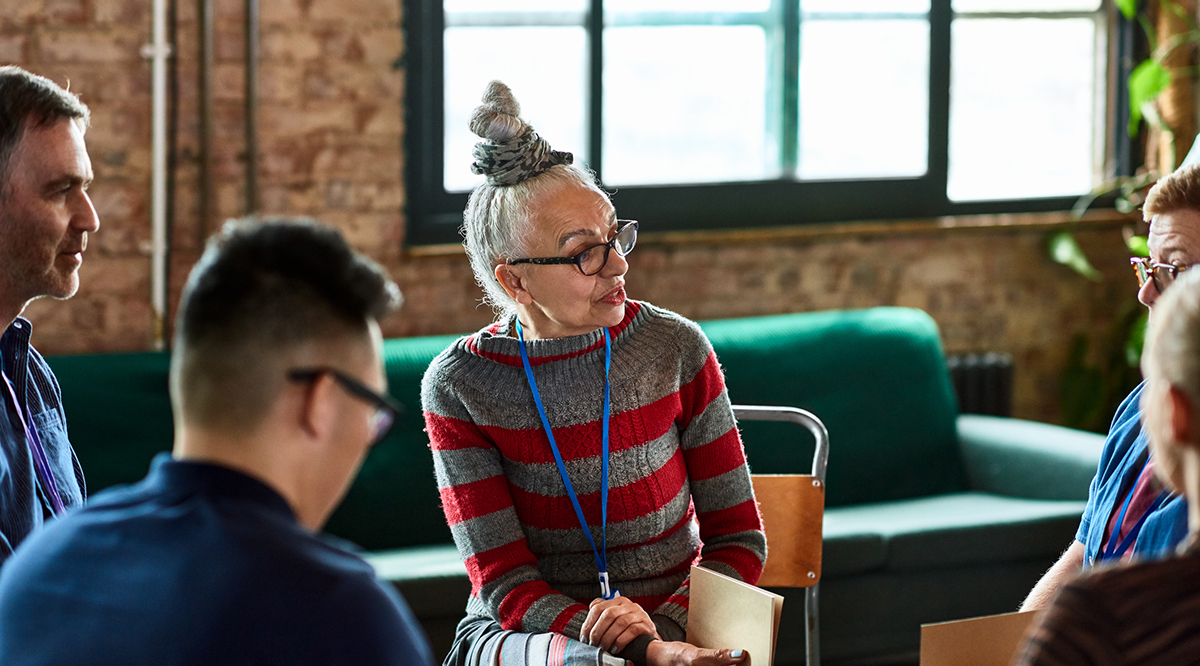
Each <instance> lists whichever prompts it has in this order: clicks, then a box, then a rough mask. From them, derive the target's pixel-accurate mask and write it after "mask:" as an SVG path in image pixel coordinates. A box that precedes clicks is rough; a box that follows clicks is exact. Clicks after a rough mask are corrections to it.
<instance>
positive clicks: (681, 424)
mask: <svg viewBox="0 0 1200 666" xmlns="http://www.w3.org/2000/svg"><path fill="white" fill-rule="evenodd" d="M609 332H610V335H611V338H612V365H611V370H610V384H611V396H612V397H611V401H612V406H611V416H610V426H609V428H610V434H609V447H610V462H609V499H608V569H609V576H610V579H611V581H612V583H613V585H614V586H615V587H616V588H617V589H619V590H620V592H621V594H622V595H624V596H626V597H629V598H630V599H632V600H633V601H635V602H637V603H638V604H640V605H641V606H642V608H644V609H646V611H647V612H649V613H650V614H651V615H652V616H653V617H654V619H655V621H656V624H659V625H660V626H664V625H663V624H662V623H661V622H660V621H659V620H660V618H662V617H665V618H667V619H670V620H671V621H672V622H673V623H674V624H675V625H677V626H678V627H679V628H686V627H687V611H688V572H689V569H690V567H691V565H692V564H694V563H699V564H702V565H703V566H705V567H708V568H710V569H713V570H715V571H719V572H721V573H723V574H726V575H729V576H733V577H735V578H738V579H740V580H744V581H747V582H749V583H754V582H757V580H758V577H759V575H760V574H761V573H762V567H763V562H764V561H765V559H766V538H765V536H764V535H763V532H762V522H761V519H760V517H759V513H758V506H757V504H756V503H755V501H754V495H753V491H752V489H751V485H750V474H749V470H748V468H747V466H746V458H745V452H744V450H743V448H742V442H741V438H740V437H739V435H738V431H737V424H736V422H735V421H734V417H733V410H732V408H731V407H730V402H729V398H728V395H727V394H726V390H725V381H724V377H723V376H722V374H721V369H720V366H719V365H718V363H717V358H716V355H715V354H714V353H713V350H712V345H711V344H709V342H708V339H707V338H706V337H705V336H704V333H703V332H701V330H700V328H699V327H698V326H697V325H696V324H695V323H693V322H691V321H689V320H687V319H685V318H683V317H680V316H679V315H677V314H675V313H673V312H669V311H667V310H663V309H661V308H657V307H654V306H652V305H650V304H647V303H640V302H636V301H629V302H627V304H626V310H625V318H624V320H623V321H622V322H621V323H620V324H618V325H617V326H614V327H612V328H610V329H609ZM515 336H516V332H515V330H514V327H513V325H512V320H511V319H510V320H509V321H506V322H498V323H496V324H493V325H491V326H489V327H487V328H485V329H483V330H482V331H479V332H478V333H476V334H474V335H471V336H467V337H463V338H460V339H459V340H458V341H457V342H456V343H455V344H453V345H452V346H451V347H450V348H449V349H447V350H446V351H444V352H443V353H442V354H441V355H440V356H438V357H437V358H436V359H435V360H434V361H433V363H432V364H431V365H430V367H429V370H428V371H427V372H426V374H425V377H424V381H423V382H422V387H421V395H422V403H423V409H424V413H425V422H426V426H427V430H428V433H429V438H430V446H431V448H432V450H433V461H434V471H435V473H436V475H437V482H438V488H439V491H440V493H441V500H442V506H443V509H444V510H445V513H446V520H447V521H448V523H449V524H450V528H451V532H452V533H453V536H454V541H455V543H456V544H457V546H458V550H459V553H460V554H461V555H462V558H463V560H464V561H465V562H466V566H467V573H468V574H469V575H470V578H471V590H472V591H471V596H470V598H469V600H468V604H467V612H468V613H471V614H475V615H482V616H487V617H492V618H493V619H495V620H496V621H498V622H499V623H500V624H501V626H503V627H504V628H505V629H509V630H514V631H522V632H530V633H538V632H546V631H555V632H560V633H564V634H566V635H568V636H572V637H574V636H578V635H579V631H580V630H581V628H582V625H583V621H584V618H585V617H586V616H587V610H588V607H587V604H588V603H589V602H590V601H591V600H593V599H595V598H596V597H598V596H599V594H600V590H599V584H598V582H597V571H596V564H595V561H594V558H593V553H592V548H591V546H590V545H589V543H588V540H587V537H586V535H585V534H584V532H583V529H582V528H581V527H580V525H579V520H578V518H577V517H576V514H575V511H574V509H573V507H572V505H571V502H570V500H569V498H568V496H567V493H566V490H565V487H564V484H563V481H562V479H561V477H560V476H559V472H558V468H557V466H556V465H555V462H554V458H553V454H552V453H551V450H550V445H549V441H548V439H547V437H546V434H545V432H544V430H543V428H542V425H541V421H540V419H539V417H538V412H537V408H536V407H535V405H534V401H533V395H532V392H531V390H530V388H529V383H528V380H527V378H526V376H525V371H524V368H523V366H522V363H521V357H520V351H519V346H518V341H517V338H516V337H515ZM526 345H527V350H528V354H529V360H530V365H531V366H532V367H533V374H534V377H535V379H536V381H537V386H538V390H539V391H540V393H541V397H542V402H543V405H544V406H545V410H546V416H547V418H548V419H549V421H550V425H551V427H552V428H553V430H554V437H555V440H556V442H557V444H558V447H559V450H560V452H561V454H562V457H563V460H564V462H565V464H566V468H567V472H568V474H569V476H570V478H571V482H572V484H573V485H574V488H575V491H576V493H577V495H578V498H579V503H580V505H581V506H582V508H583V513H584V516H585V517H586V518H587V522H588V526H589V528H590V531H591V533H592V538H593V539H594V540H595V542H596V544H597V547H599V546H600V544H601V538H602V533H601V513H600V487H601V473H600V471H601V455H600V452H601V445H600V440H601V416H602V409H603V390H604V332H603V330H602V329H601V330H597V331H594V332H592V333H589V334H586V335H581V336H572V337H567V338H556V339H546V340H528V341H526ZM665 626H669V625H665ZM673 638H675V639H679V640H681V639H682V637H681V636H679V637H673Z"/></svg>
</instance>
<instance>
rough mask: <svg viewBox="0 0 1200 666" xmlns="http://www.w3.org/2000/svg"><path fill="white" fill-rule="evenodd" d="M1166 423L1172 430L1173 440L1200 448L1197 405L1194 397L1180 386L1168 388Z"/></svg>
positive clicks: (1199, 424)
mask: <svg viewBox="0 0 1200 666" xmlns="http://www.w3.org/2000/svg"><path fill="white" fill-rule="evenodd" d="M1166 408H1167V413H1166V414H1165V416H1166V421H1167V424H1168V427H1169V428H1170V429H1171V439H1172V440H1173V441H1174V442H1176V443H1179V444H1182V445H1184V446H1189V447H1192V448H1200V442H1198V441H1196V436H1197V435H1198V434H1200V422H1197V418H1198V417H1200V414H1197V413H1196V404H1195V402H1194V401H1193V400H1192V397H1191V396H1189V395H1188V394H1187V393H1185V392H1184V391H1183V389H1181V388H1179V387H1178V386H1174V385H1171V386H1168V387H1167V400H1166Z"/></svg>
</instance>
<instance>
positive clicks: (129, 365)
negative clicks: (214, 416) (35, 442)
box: [46, 352, 175, 495]
mask: <svg viewBox="0 0 1200 666" xmlns="http://www.w3.org/2000/svg"><path fill="white" fill-rule="evenodd" d="M46 361H47V362H48V363H49V364H50V368H51V369H52V370H54V374H55V376H56V377H57V378H58V383H59V386H61V387H62V400H63V409H64V410H65V411H66V413H67V433H68V436H69V437H70V438H71V445H72V446H73V447H74V448H75V452H76V453H77V454H78V456H79V464H80V465H81V466H82V467H83V472H84V476H85V477H86V478H87V487H88V494H93V495H94V494H95V493H97V492H99V491H100V490H103V489H104V488H107V487H108V486H112V485H116V484H122V483H133V482H135V481H138V480H140V479H141V478H142V477H144V476H146V472H148V471H149V470H150V459H151V458H153V457H154V455H155V454H156V453H159V452H160V451H169V450H170V449H171V444H172V441H173V439H174V432H175V429H174V426H173V425H172V421H171V398H170V395H169V393H168V385H167V371H168V366H169V364H170V359H169V358H168V356H167V354H166V353H165V352H146V353H134V354H93V355H84V356H57V357H52V358H47V359H46Z"/></svg>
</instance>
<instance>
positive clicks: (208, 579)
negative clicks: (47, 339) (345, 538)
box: [0, 220, 431, 666]
mask: <svg viewBox="0 0 1200 666" xmlns="http://www.w3.org/2000/svg"><path fill="white" fill-rule="evenodd" d="M398 299H399V292H398V290H397V289H396V286H395V284H394V283H393V282H392V281H391V280H390V279H389V278H388V277H387V276H386V275H385V274H384V272H383V271H382V269H381V268H379V267H378V266H377V265H375V264H374V263H373V262H371V261H370V260H368V259H366V258H364V257H362V256H360V255H358V254H356V253H355V252H354V251H352V250H351V249H350V248H349V246H347V245H346V242H345V241H344V240H343V239H342V237H341V235H340V234H338V233H337V232H336V231H334V230H332V229H329V228H327V227H322V226H320V225H318V224H316V223H312V222H304V221H282V220H281V221H267V222H262V223H258V222H253V221H248V222H242V223H230V224H228V225H226V227H225V229H224V231H223V232H222V233H221V234H220V235H219V236H218V237H217V238H215V239H214V240H213V241H212V242H211V243H210V245H209V248H208V250H207V252H205V254H204V256H203V257H202V258H201V260H200V262H199V264H197V266H196V268H195V269H194V270H193V271H192V274H191V277H190V278H189V279H188V282H187V285H186V286H185V287H184V292H183V299H182V302H181V305H180V310H179V316H178V320H177V327H176V336H175V346H174V349H173V350H172V355H171V402H172V405H173V408H174V412H175V426H176V428H175V446H174V452H173V455H171V456H168V455H167V454H163V455H161V456H159V457H158V458H156V459H155V460H154V463H153V465H152V467H151V469H150V474H149V475H148V476H147V477H146V478H145V479H144V480H142V481H141V482H140V483H138V484H136V485H133V486H128V487H122V488H117V489H113V490H110V491H107V492H104V493H101V494H100V495H98V496H96V497H95V498H93V499H92V501H91V502H90V503H89V504H88V506H87V507H86V508H84V509H82V510H80V511H77V512H75V513H72V514H70V515H68V516H67V517H65V518H64V519H62V520H60V521H58V522H57V523H55V524H54V525H52V526H50V527H48V528H47V529H45V530H42V531H41V532H39V533H38V534H36V535H35V536H34V537H33V538H31V539H29V540H28V541H27V542H26V543H25V544H24V545H23V546H22V547H21V548H20V549H18V550H17V552H16V554H15V555H14V557H13V558H12V560H11V561H10V562H9V564H8V565H7V566H6V567H5V568H4V570H3V573H2V574H0V663H2V664H5V666H25V665H33V664H38V665H42V664H73V665H79V666H83V665H88V664H97V665H98V664H123V665H126V666H136V665H140V664H145V665H147V666H149V665H150V664H155V665H158V664H196V665H201V664H205V665H209V664H221V665H223V666H228V665H233V664H288V665H289V666H294V665H297V664H312V665H314V666H315V665H317V664H321V665H328V664H355V665H357V664H395V665H400V664H405V665H409V664H415V665H418V666H421V665H426V666H427V665H429V664H430V662H431V658H430V654H429V649H428V647H427V645H426V643H425V639H424V637H423V636H422V634H421V631H420V629H419V627H418V626H417V625H416V622H415V621H414V619H413V617H412V615H411V613H410V612H409V610H408V607H407V606H406V605H405V603H404V601H403V600H402V599H401V598H400V597H399V595H398V594H396V592H395V591H394V590H392V589H391V588H389V587H387V586H386V585H385V584H383V583H380V582H378V581H377V580H376V578H375V575H374V571H373V570H372V569H371V567H370V566H369V565H367V564H366V563H365V562H363V561H362V560H361V559H359V558H358V557H356V556H354V555H351V554H349V553H346V552H344V551H342V550H340V549H338V548H336V547H334V546H331V545H329V544H328V543H327V542H325V541H322V540H321V539H319V538H317V536H316V535H315V534H314V532H316V531H317V530H319V529H320V527H321V526H322V525H323V524H324V523H325V520H326V519H327V518H328V517H329V515H330V513H332V511H333V509H334V508H335V507H336V506H337V504H338V503H339V502H340V501H341V498H342V497H343V495H344V494H345V492H346V490H347V488H348V487H349V485H350V481H351V480H352V479H353V478H354V476H355V474H356V473H357V471H358V468H359V466H360V465H361V463H362V460H363V458H364V457H365V456H366V453H367V451H368V449H369V448H370V446H371V445H372V444H373V443H374V442H376V441H378V440H379V439H380V438H382V437H383V436H384V435H385V434H386V433H387V430H388V428H389V427H390V425H391V422H392V419H393V417H394V416H395V409H396V407H395V403H394V401H393V400H392V399H391V398H389V397H388V396H387V395H386V393H384V391H385V388H386V379H385V375H384V373H383V363H382V360H381V337H380V332H379V325H378V323H377V322H378V320H379V319H380V318H382V317H383V316H385V315H386V314H388V313H389V312H390V311H391V310H392V309H394V307H395V306H396V304H397V302H398Z"/></svg>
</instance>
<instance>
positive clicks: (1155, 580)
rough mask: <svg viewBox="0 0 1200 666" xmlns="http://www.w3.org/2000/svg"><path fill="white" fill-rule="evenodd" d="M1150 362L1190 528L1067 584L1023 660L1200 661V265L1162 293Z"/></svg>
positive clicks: (1168, 465) (1156, 434)
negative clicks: (1167, 550) (1156, 551)
mask: <svg viewBox="0 0 1200 666" xmlns="http://www.w3.org/2000/svg"><path fill="white" fill-rule="evenodd" d="M1142 372H1143V373H1144V374H1145V376H1146V387H1145V390H1144V391H1143V392H1142V412H1143V415H1144V416H1143V420H1144V424H1143V425H1144V429H1145V431H1146V432H1147V434H1148V435H1149V438H1150V447H1151V453H1152V455H1153V457H1154V460H1155V461H1156V462H1157V464H1156V465H1155V467H1154V472H1155V474H1156V475H1157V476H1158V477H1159V479H1160V480H1161V481H1162V482H1163V483H1164V484H1166V485H1167V486H1169V487H1170V488H1172V489H1173V490H1175V491H1176V492H1181V493H1183V495H1184V496H1185V497H1186V499H1187V506H1188V536H1187V537H1186V538H1185V540H1184V541H1183V543H1181V544H1180V549H1179V554H1178V556H1177V557H1174V558H1170V559H1166V560H1159V561H1141V562H1137V561H1135V562H1134V563H1125V564H1115V565H1112V566H1109V567H1107V568H1102V569H1099V570H1097V571H1096V572H1095V573H1092V574H1088V575H1084V576H1083V577H1081V578H1078V579H1076V580H1075V581H1073V582H1071V583H1068V584H1067V585H1066V586H1064V587H1063V588H1062V589H1061V590H1060V591H1059V593H1058V594H1057V596H1056V597H1055V599H1054V601H1053V603H1052V604H1051V605H1050V607H1049V609H1047V611H1046V612H1045V614H1044V615H1043V616H1042V617H1041V619H1040V620H1039V621H1038V622H1037V623H1035V625H1034V627H1033V628H1032V629H1031V631H1030V634H1029V637H1028V640H1027V642H1026V644H1025V646H1024V648H1023V649H1022V651H1021V652H1020V653H1019V654H1018V657H1017V660H1016V664H1018V665H1019V666H1068V665H1070V666H1076V665H1083V664H1104V665H1106V666H1107V665H1112V666H1120V665H1122V664H1140V665H1142V666H1168V665H1169V666H1188V665H1191V664H1200V271H1188V272H1186V273H1182V272H1181V273H1180V275H1179V277H1178V279H1177V280H1176V283H1175V284H1174V285H1172V287H1171V289H1170V291H1168V292H1166V293H1165V294H1163V296H1162V298H1160V299H1159V301H1158V305H1157V307H1156V310H1155V315H1154V319H1152V320H1151V331H1150V336H1149V338H1148V340H1147V344H1146V348H1145V350H1144V352H1143V354H1142ZM1114 562H1115V560H1114Z"/></svg>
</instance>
